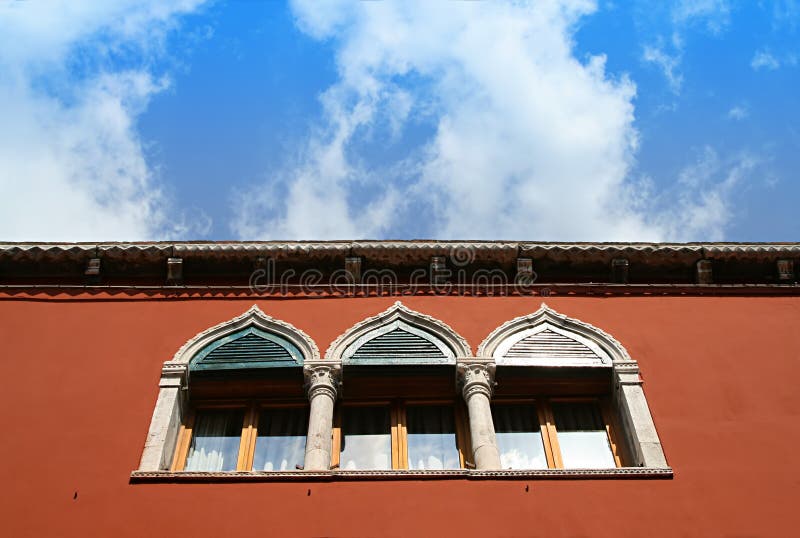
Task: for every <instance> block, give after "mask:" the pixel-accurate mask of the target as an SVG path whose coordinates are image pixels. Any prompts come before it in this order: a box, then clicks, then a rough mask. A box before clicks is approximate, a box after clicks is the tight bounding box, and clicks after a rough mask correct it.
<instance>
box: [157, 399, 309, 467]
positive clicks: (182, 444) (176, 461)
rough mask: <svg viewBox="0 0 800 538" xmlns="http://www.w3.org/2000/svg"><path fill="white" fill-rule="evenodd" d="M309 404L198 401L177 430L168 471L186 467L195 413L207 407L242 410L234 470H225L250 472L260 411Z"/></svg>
mask: <svg viewBox="0 0 800 538" xmlns="http://www.w3.org/2000/svg"><path fill="white" fill-rule="evenodd" d="M308 407H309V404H308V403H303V402H296V401H289V402H273V401H263V400H247V401H239V400H231V401H215V402H200V403H198V404H196V405H194V406H193V407H192V408H191V409H190V410H189V412H188V414H187V417H186V420H185V421H184V423H183V424H182V425H181V427H180V431H179V432H178V442H177V443H176V446H175V455H174V457H173V459H172V466H171V467H170V471H172V472H181V471H183V470H184V469H185V467H186V459H187V458H188V456H189V447H190V446H191V444H192V430H193V429H194V423H195V420H196V418H197V413H199V412H202V411H205V410H209V409H243V410H244V419H243V421H242V433H241V436H240V437H239V453H238V454H237V458H236V470H235V471H226V472H249V471H252V469H253V459H254V457H255V448H256V440H257V439H258V421H259V418H260V416H261V412H262V411H263V410H265V409H287V408H306V409H307V408H308Z"/></svg>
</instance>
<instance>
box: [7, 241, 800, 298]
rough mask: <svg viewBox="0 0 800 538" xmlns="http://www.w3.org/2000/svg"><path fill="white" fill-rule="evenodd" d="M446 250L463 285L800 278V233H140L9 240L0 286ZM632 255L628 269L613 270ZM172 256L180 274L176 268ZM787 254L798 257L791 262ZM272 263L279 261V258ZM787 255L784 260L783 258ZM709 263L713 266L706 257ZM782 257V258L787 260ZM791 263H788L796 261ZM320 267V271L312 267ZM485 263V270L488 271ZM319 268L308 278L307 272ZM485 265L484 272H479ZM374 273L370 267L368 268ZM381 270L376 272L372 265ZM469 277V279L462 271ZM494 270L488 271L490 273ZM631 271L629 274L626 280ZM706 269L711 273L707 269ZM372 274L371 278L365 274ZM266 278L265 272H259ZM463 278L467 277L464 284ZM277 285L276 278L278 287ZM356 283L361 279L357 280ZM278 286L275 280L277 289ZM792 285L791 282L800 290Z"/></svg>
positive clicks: (299, 270)
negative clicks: (557, 238)
mask: <svg viewBox="0 0 800 538" xmlns="http://www.w3.org/2000/svg"><path fill="white" fill-rule="evenodd" d="M433 257H437V258H438V259H440V260H443V263H444V265H438V263H439V262H437V265H436V267H437V268H438V267H443V268H444V269H445V271H446V272H447V274H446V275H437V276H436V282H437V283H439V282H443V281H445V282H448V283H449V284H453V285H454V286H456V287H453V288H437V290H436V291H438V292H442V291H443V290H445V291H448V292H449V293H452V292H454V291H457V290H458V289H463V287H464V286H466V287H470V286H473V285H474V284H475V283H476V282H478V283H480V282H496V277H498V275H502V279H505V281H506V282H508V283H509V284H513V283H514V282H515V277H516V276H517V272H518V267H519V266H518V262H519V261H520V260H523V261H524V260H527V263H528V265H527V266H528V267H530V266H531V264H532V268H533V273H532V275H531V276H532V280H531V281H530V282H531V283H532V284H533V285H535V286H540V285H541V284H543V283H552V284H556V283H560V284H561V285H569V284H573V285H603V284H604V283H605V284H608V285H622V286H627V285H632V286H637V285H638V286H641V285H664V286H669V285H686V286H691V285H695V284H696V283H697V282H700V283H701V284H702V285H712V286H715V285H719V284H722V285H770V286H775V287H776V288H778V287H780V288H781V289H784V290H785V289H786V288H790V289H792V288H798V286H797V285H796V282H797V275H798V273H799V272H800V271H798V269H800V243H795V242H791V243H790V242H787V243H586V242H575V243H563V242H552V243H550V242H525V241H263V242H258V241H253V242H228V241H220V242H141V243H140V242H131V243H125V242H120V243H114V242H109V243H0V286H19V285H31V286H34V285H35V286H43V285H45V286H53V287H55V286H61V285H67V286H69V285H76V284H90V285H97V284H107V285H133V286H150V287H153V286H163V285H165V284H167V285H169V287H174V288H175V289H180V288H181V286H182V285H188V286H192V285H195V286H197V285H209V286H213V285H218V284H225V285H239V286H243V287H247V286H248V285H249V284H251V285H252V284H254V281H253V280H252V277H253V275H254V274H255V272H256V271H258V270H259V268H262V269H263V268H264V267H266V268H267V270H268V271H269V270H270V269H273V270H275V271H278V272H279V273H281V274H283V275H286V274H287V272H288V271H292V272H293V273H292V274H293V275H294V278H295V281H288V282H287V285H288V286H289V287H291V286H299V285H301V284H302V283H303V282H305V283H306V284H307V285H309V286H311V287H313V286H314V285H317V284H316V282H317V281H316V280H315V278H316V273H318V274H319V276H320V277H321V279H322V280H323V281H324V282H328V281H329V279H330V277H331V276H332V275H335V274H336V273H337V272H342V271H343V270H344V267H345V259H346V258H349V259H353V258H359V259H361V260H363V264H362V265H363V268H364V272H365V274H366V273H369V272H370V271H374V272H380V271H391V272H392V273H393V274H394V275H396V277H397V281H396V282H395V283H394V284H393V285H401V286H402V285H407V284H408V282H409V281H410V280H412V281H413V279H412V275H413V274H416V273H419V272H420V271H422V274H423V278H422V279H421V280H418V281H416V284H420V285H421V284H422V283H428V282H433V279H431V275H430V274H425V272H426V271H430V270H431V267H432V263H431V259H432V258H433ZM620 259H622V260H624V264H623V265H619V264H617V266H618V267H624V268H625V271H624V277H622V276H620V275H616V276H615V273H613V271H612V266H614V262H615V261H619V260H620ZM168 260H172V264H173V266H172V267H173V270H174V271H175V273H174V274H168V269H167V268H168V265H169V263H168ZM709 261H710V262H711V264H710V268H711V274H710V275H708V278H709V280H702V281H701V280H698V277H697V263H698V262H703V263H704V264H706V263H707V262H709ZM787 262H788V264H789V265H787ZM270 264H274V265H273V266H270ZM780 264H783V265H780ZM704 267H705V266H704ZM779 267H781V268H779ZM787 267H788V269H787ZM314 272H316V273H315V274H312V273H314ZM481 272H483V274H482V275H481V274H480V273H481ZM303 274H305V275H310V278H308V279H307V280H305V281H304V280H302V279H301V275H303ZM476 275H478V277H476ZM365 276H367V275H365ZM372 276H373V278H374V277H375V275H374V274H373V275H372ZM461 276H463V277H464V278H465V279H466V280H464V281H462V280H460V279H459V277H461ZM480 278H484V280H483V281H482V280H480ZM619 278H624V280H621V281H620V280H619ZM704 278H705V277H704ZM364 282H370V280H369V279H368V278H366V279H365V280H364V281H362V282H361V283H362V284H363V283H364ZM256 283H257V282H256ZM458 286H461V288H459V287H458ZM269 289H270V290H272V288H269ZM353 289H359V288H358V287H357V286H355V287H354V288H353ZM272 291H274V290H272ZM790 293H791V292H790Z"/></svg>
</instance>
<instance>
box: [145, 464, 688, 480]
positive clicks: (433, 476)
mask: <svg viewBox="0 0 800 538" xmlns="http://www.w3.org/2000/svg"><path fill="white" fill-rule="evenodd" d="M671 478H673V473H672V468H670V467H659V468H656V467H620V468H617V469H541V470H499V471H477V470H470V469H455V470H445V471H411V470H391V471H344V470H333V471H241V472H239V471H231V472H199V471H179V472H170V471H158V472H146V471H133V472H132V473H131V476H130V483H131V484H153V483H191V482H206V483H208V482H337V481H344V480H347V481H353V480H354V481H366V480H514V479H524V480H593V479H671Z"/></svg>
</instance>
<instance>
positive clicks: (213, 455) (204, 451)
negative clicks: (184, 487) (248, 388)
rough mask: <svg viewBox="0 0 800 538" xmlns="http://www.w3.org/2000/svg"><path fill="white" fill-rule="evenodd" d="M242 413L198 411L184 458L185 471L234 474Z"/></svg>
mask: <svg viewBox="0 0 800 538" xmlns="http://www.w3.org/2000/svg"><path fill="white" fill-rule="evenodd" d="M243 422H244V412H243V411H242V410H239V409H221V410H206V411H199V412H198V413H197V416H196V417H195V422H194V428H193V429H192V444H191V446H190V447H189V455H188V457H187V458H186V465H185V466H184V469H185V470H187V471H235V470H236V461H237V459H238V457H239V443H240V440H241V436H242V424H243Z"/></svg>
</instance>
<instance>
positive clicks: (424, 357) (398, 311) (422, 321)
mask: <svg viewBox="0 0 800 538" xmlns="http://www.w3.org/2000/svg"><path fill="white" fill-rule="evenodd" d="M470 355H471V349H470V346H469V344H468V343H467V341H466V340H465V339H464V338H463V337H462V336H461V335H459V334H458V333H456V332H455V331H454V330H453V329H452V328H450V326H449V325H447V324H446V323H444V322H442V321H440V320H438V319H435V318H433V317H431V316H428V315H425V314H422V313H420V312H416V311H414V310H411V309H410V308H408V307H406V306H405V305H403V304H402V303H401V302H400V301H397V302H396V303H394V305H392V306H391V307H389V308H388V309H386V310H384V311H383V312H381V313H380V314H377V315H375V316H372V317H369V318H367V319H365V320H363V321H360V322H358V323H356V324H355V325H353V326H352V327H351V328H350V329H348V330H347V331H345V332H344V333H343V334H342V335H340V336H339V337H338V338H337V339H336V340H334V342H333V343H332V344H331V345H330V347H329V348H328V350H327V351H326V352H325V359H326V360H337V361H341V362H342V364H343V365H348V364H350V365H407V364H449V365H455V363H456V359H457V358H458V357H468V356H470Z"/></svg>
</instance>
